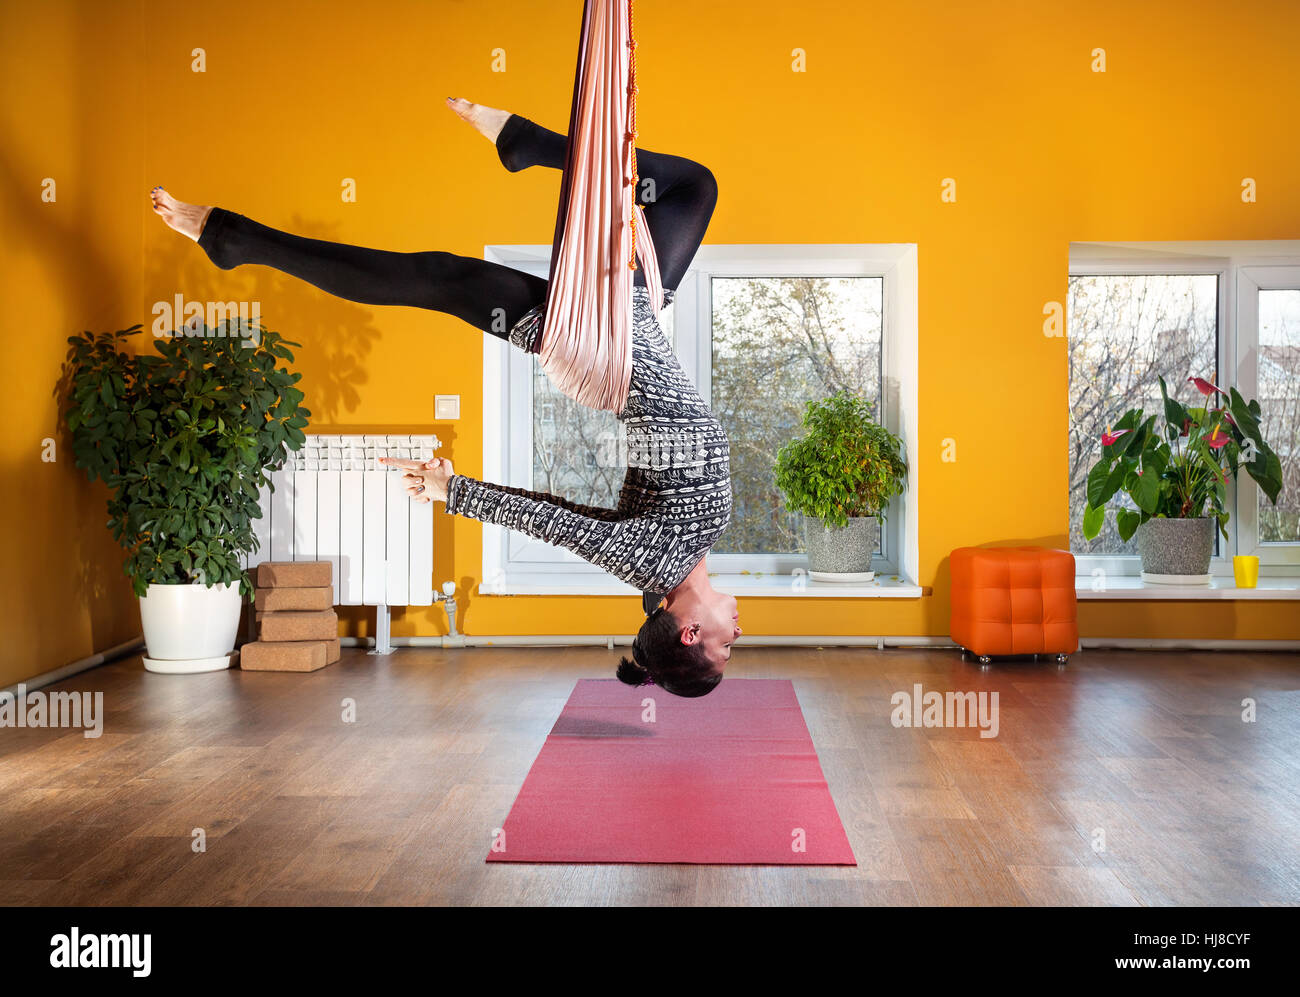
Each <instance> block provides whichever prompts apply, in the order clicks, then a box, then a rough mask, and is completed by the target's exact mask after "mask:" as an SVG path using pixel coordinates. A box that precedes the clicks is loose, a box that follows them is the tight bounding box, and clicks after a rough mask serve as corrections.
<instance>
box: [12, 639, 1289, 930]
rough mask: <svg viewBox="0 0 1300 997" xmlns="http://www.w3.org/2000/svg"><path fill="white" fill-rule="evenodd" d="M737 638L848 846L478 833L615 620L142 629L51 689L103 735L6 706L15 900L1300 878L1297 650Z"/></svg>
mask: <svg viewBox="0 0 1300 997" xmlns="http://www.w3.org/2000/svg"><path fill="white" fill-rule="evenodd" d="M743 651H744V654H743V657H742V656H739V655H738V657H737V661H736V663H735V665H734V666H733V667H732V668H731V669H729V671H728V676H729V677H732V676H734V677H743V678H789V679H791V680H792V681H793V682H794V686H795V691H796V694H797V695H798V698H799V702H800V706H801V708H802V710H803V713H804V717H805V720H806V721H807V724H808V729H809V732H810V734H811V735H812V738H813V743H814V744H815V745H816V747H817V749H818V753H819V757H820V760H821V764H822V771H823V772H824V774H825V776H826V780H827V783H828V784H829V786H830V789H831V795H832V797H833V798H834V800H835V804H836V808H837V810H838V811H839V814H840V818H841V820H842V822H843V824H844V828H845V831H846V833H847V835H848V837H849V841H850V843H851V845H852V846H853V849H854V852H855V854H856V856H857V859H858V865H857V866H855V867H812V868H810V867H782V866H755V867H750V866H688V865H639V866H638V865H628V866H616V865H573V866H564V865H517V864H508V863H487V862H485V861H484V859H485V858H486V856H487V853H488V849H489V848H490V846H491V843H492V837H493V834H494V833H495V831H496V830H497V829H498V828H499V827H500V826H501V825H502V824H503V822H504V820H505V817H506V815H507V814H508V813H509V810H510V807H511V804H512V803H513V802H514V799H515V796H516V795H517V793H518V792H519V788H520V786H521V784H522V783H523V780H524V777H525V776H526V774H527V772H528V770H529V768H530V767H531V765H532V764H533V761H534V760H535V759H536V757H537V753H538V751H539V750H540V749H541V747H542V745H543V744H544V742H545V740H546V736H547V734H548V732H549V731H550V729H551V727H552V725H553V724H554V723H555V719H556V717H557V716H558V715H559V713H560V710H561V709H562V707H563V705H564V703H565V701H566V699H567V698H568V696H569V693H570V692H571V691H572V689H573V685H574V683H575V682H576V681H577V680H578V679H580V678H588V677H593V676H596V677H610V676H611V675H612V671H613V665H614V663H615V662H616V659H617V655H616V654H612V653H611V652H609V651H607V650H606V649H604V648H595V647H590V648H562V647H556V648H545V647H539V648H527V649H523V648H505V647H501V648H491V647H488V648H465V649H448V650H438V649H399V650H398V651H397V652H395V653H394V654H392V655H389V656H371V655H367V654H364V653H362V652H360V651H357V650H353V649H345V650H344V655H343V659H342V660H341V661H340V662H339V663H337V664H335V665H332V666H330V667H329V668H326V669H323V670H321V671H319V672H314V673H311V674H308V675H286V674H275V673H254V672H248V673H244V672H240V671H238V670H236V671H231V672H215V673H209V674H207V675H196V676H160V675H153V674H151V673H148V672H146V671H144V670H143V668H142V667H141V664H140V659H139V658H138V657H137V658H133V659H127V660H124V661H120V662H116V663H114V664H112V665H108V666H104V667H101V668H98V669H95V670H92V671H90V672H86V673H83V674H82V675H78V676H74V677H73V678H71V679H68V680H65V681H64V682H62V683H59V684H58V685H57V686H54V687H52V688H51V689H50V690H49V691H54V690H67V691H78V692H102V693H103V694H104V714H103V732H102V735H101V736H100V737H97V738H86V737H84V736H83V734H82V732H81V731H78V730H67V729H53V730H50V729H39V728H35V729H34V728H19V729H14V728H4V729H0V903H2V904H6V905H18V906H21V905H28V904H37V905H40V904H86V905H95V904H258V905H261V904H272V905H288V906H294V905H318V906H344V905H387V904H402V905H405V904H430V905H506V904H537V905H547V906H556V905H559V906H577V905H596V906H604V905H629V904H645V905H661V906H690V905H714V906H755V905H766V904H791V905H807V906H827V905H844V904H873V905H896V906H912V905H917V904H922V905H972V906H982V905H1001V904H1015V905H1025V904H1027V905H1135V904H1136V905H1193V904H1195V905H1202V904H1203V905H1211V906H1218V905H1225V904H1247V905H1250V904H1268V905H1281V904H1287V905H1294V904H1300V849H1297V848H1295V846H1294V842H1295V841H1296V840H1297V838H1300V834H1298V833H1297V831H1298V830H1300V828H1298V823H1300V709H1297V707H1300V655H1296V654H1288V653H1270V652H1223V653H1188V652H1182V651H1179V652H1135V651H1087V652H1083V653H1080V654H1076V655H1074V656H1073V657H1072V658H1071V660H1070V664H1069V666H1068V667H1066V668H1064V669H1058V668H1057V667H1056V666H1055V664H1054V663H1051V662H1039V663H1037V664H1035V663H1033V662H1028V661H1018V662H1005V663H998V662H995V663H994V665H993V667H992V668H990V669H989V670H988V671H983V670H981V669H979V668H978V667H977V666H976V665H974V664H973V663H971V662H962V661H961V660H960V659H959V656H958V655H957V653H956V652H954V651H950V650H947V649H936V648H917V649H901V648H891V649H888V650H884V651H878V650H875V649H870V648H821V649H816V648H759V647H752V648H744V649H743ZM917 686H920V687H921V689H922V690H923V691H924V692H938V693H940V694H945V695H946V694H948V693H956V694H965V693H971V692H973V693H976V694H987V695H989V696H991V695H992V694H994V693H996V694H997V697H998V698H997V703H998V707H997V708H998V714H997V722H998V723H997V736H996V737H982V736H981V731H980V730H979V729H977V727H975V726H970V725H966V726H960V727H959V726H936V727H926V726H920V727H912V726H906V725H902V726H900V725H899V723H898V717H897V714H896V710H895V708H894V705H893V698H894V697H895V696H896V695H897V694H900V693H901V694H905V695H906V696H912V695H914V693H915V692H916V689H917ZM1243 700H1251V701H1253V702H1254V704H1255V706H1256V717H1255V719H1254V722H1246V720H1245V719H1244V718H1243V706H1242V701H1243ZM989 702H991V699H990V700H989ZM196 829H201V831H202V834H203V836H204V844H205V848H204V850H202V851H196V850H195V848H194V841H195V837H194V833H195V830H196Z"/></svg>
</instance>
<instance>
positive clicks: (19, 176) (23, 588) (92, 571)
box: [0, 81, 139, 684]
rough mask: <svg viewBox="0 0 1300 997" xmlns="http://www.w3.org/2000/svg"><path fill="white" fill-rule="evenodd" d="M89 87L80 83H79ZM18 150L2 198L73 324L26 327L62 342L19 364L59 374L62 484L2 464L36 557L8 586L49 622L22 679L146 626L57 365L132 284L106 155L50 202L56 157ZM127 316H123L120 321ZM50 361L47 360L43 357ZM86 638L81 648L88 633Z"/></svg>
mask: <svg viewBox="0 0 1300 997" xmlns="http://www.w3.org/2000/svg"><path fill="white" fill-rule="evenodd" d="M88 85H89V84H88V83H87V82H85V81H83V82H82V83H81V86H82V91H81V92H85V87H86V86H88ZM87 101H88V103H85V104H82V105H81V106H87V107H94V103H93V101H90V100H89V97H88V98H87ZM17 148H18V146H17V145H16V144H5V145H2V146H0V198H2V199H3V201H4V217H5V218H6V219H8V226H9V227H8V229H7V232H6V235H7V237H8V240H9V241H10V243H11V244H15V245H21V247H22V249H21V252H22V253H23V254H24V255H28V256H31V257H34V258H35V259H37V260H39V261H40V265H41V266H42V267H43V268H44V269H45V271H46V274H47V276H48V280H47V283H48V284H49V285H50V286H52V287H56V288H58V292H57V293H58V298H57V303H56V304H55V305H54V307H52V308H51V309H49V310H48V312H49V314H51V315H57V316H59V317H60V318H62V319H63V320H64V322H65V324H64V325H63V326H61V327H55V328H49V327H45V328H41V327H38V328H35V329H31V330H28V331H27V333H26V334H27V335H31V336H37V337H48V338H49V339H54V340H57V343H58V348H57V351H56V350H52V349H50V346H51V345H52V344H50V343H48V342H45V343H42V344H41V347H40V349H39V355H40V356H41V357H43V358H44V357H48V358H49V360H43V361H42V366H39V367H36V366H33V365H32V363H31V362H30V361H27V362H25V363H24V364H23V365H22V366H21V368H20V369H22V370H23V373H24V374H25V375H26V376H29V377H39V378H41V379H42V380H43V379H44V378H45V377H48V378H50V380H51V381H52V382H53V384H52V385H51V395H50V403H49V407H48V408H47V409H46V410H45V412H44V413H43V414H42V416H41V418H40V422H39V425H40V426H41V429H40V430H38V432H40V433H41V435H42V437H44V436H48V437H49V438H51V439H53V440H54V441H55V445H56V448H57V450H56V461H55V463H54V465H53V466H51V465H49V464H43V463H42V464H39V465H38V470H39V469H40V468H44V469H46V470H47V471H48V473H49V474H51V475H54V476H55V478H54V484H52V485H51V484H46V483H42V484H41V485H39V486H35V487H34V486H33V483H32V481H31V474H32V473H33V468H32V466H31V464H30V463H29V462H27V461H25V460H24V461H22V462H17V463H12V464H6V465H5V466H4V467H3V469H2V470H0V477H2V479H3V480H0V491H3V492H4V493H5V494H7V495H11V496H13V498H14V502H15V505H16V507H17V508H16V509H15V515H12V516H9V517H7V519H8V522H9V523H10V524H11V526H12V527H13V528H14V529H17V530H21V531H23V532H24V536H25V540H24V545H25V547H26V549H28V551H29V552H30V553H31V554H32V556H34V557H37V561H36V563H28V564H26V565H23V567H22V569H21V579H20V580H19V581H17V582H16V583H15V584H13V585H12V586H11V587H10V588H9V589H8V592H9V594H10V596H11V601H10V609H11V611H12V612H14V613H15V614H17V615H18V617H19V618H21V619H24V620H32V621H44V622H43V623H42V624H40V625H36V626H33V627H31V628H29V629H28V630H27V631H26V636H25V639H22V640H21V641H20V642H19V643H20V644H21V647H19V648H17V649H15V652H14V656H15V657H17V658H20V659H21V661H22V664H21V667H20V668H19V667H18V665H17V662H10V664H12V665H13V666H14V668H15V671H14V674H13V675H12V676H11V677H12V678H13V679H15V680H16V679H18V678H20V677H29V676H32V675H37V674H40V673H42V672H44V671H48V670H49V669H52V668H58V667H60V666H62V665H65V664H68V663H69V661H70V660H72V657H71V655H76V656H85V655H89V654H92V653H94V652H95V651H100V650H105V649H107V648H108V647H110V646H112V645H114V644H116V643H118V642H121V641H123V640H129V639H130V637H131V634H132V632H133V631H134V632H135V633H138V632H139V618H138V614H137V616H136V618H135V623H134V624H131V623H124V622H123V621H124V618H125V619H129V616H124V614H126V613H128V611H130V610H133V609H134V600H133V598H132V597H131V595H130V587H129V584H128V583H127V581H126V578H125V576H124V575H123V574H122V571H121V562H122V556H121V548H120V547H118V545H117V543H116V542H115V541H114V540H113V538H112V536H111V535H110V534H109V532H108V530H107V529H105V528H104V522H105V518H106V517H105V505H104V504H105V501H106V499H107V490H106V489H105V488H104V486H103V485H102V484H98V483H97V484H95V485H93V486H92V485H91V484H90V483H89V482H88V481H87V480H86V478H85V475H84V472H82V471H80V470H79V469H77V468H76V467H75V466H74V463H73V458H72V447H71V439H70V436H69V434H68V432H67V429H66V427H65V426H64V425H63V422H62V417H61V413H62V397H63V395H62V394H61V393H60V392H61V391H63V390H66V381H65V380H63V374H62V370H61V368H60V366H58V364H60V363H61V362H62V360H63V356H64V352H65V350H66V340H67V337H68V336H71V335H75V334H76V333H78V332H80V331H81V330H82V329H83V328H85V327H86V325H87V324H91V325H93V321H94V317H95V316H101V315H103V314H104V313H105V311H106V310H110V309H111V308H113V307H114V305H113V302H114V301H116V300H118V299H122V298H123V297H125V296H129V290H128V287H127V282H124V280H123V278H122V273H123V270H124V269H129V267H124V266H123V264H122V263H121V262H117V263H114V262H113V261H112V260H110V259H108V258H107V257H105V256H104V255H103V253H101V252H99V251H97V247H101V246H103V245H104V244H105V243H106V242H110V241H112V240H111V238H107V237H104V236H103V235H102V234H97V233H95V229H96V227H97V226H101V225H102V222H103V219H104V218H105V217H106V216H111V215H112V211H111V208H106V207H104V206H95V205H93V203H92V198H93V196H94V191H95V190H96V183H95V176H96V173H97V172H98V170H99V169H100V167H101V165H102V164H99V163H96V162H93V161H91V160H89V159H87V160H85V161H82V162H80V163H79V165H78V169H77V171H74V172H73V173H71V174H68V173H66V172H65V173H61V174H59V175H56V176H54V179H55V181H56V182H57V183H58V185H59V186H58V187H57V192H58V196H59V198H60V201H61V203H56V204H48V203H46V202H44V201H43V200H41V197H40V192H41V188H40V183H41V181H42V179H43V178H44V177H45V176H47V175H50V173H51V172H52V168H51V165H50V164H49V163H45V162H42V161H40V160H39V157H38V156H33V157H32V158H31V159H29V161H27V162H20V161H19V160H18V158H17V151H16V150H17ZM130 235H131V233H127V234H126V241H130ZM66 316H80V318H77V319H67V318H66ZM130 324H131V322H130V321H126V322H124V323H123V326H127V325H130ZM55 355H57V357H58V361H57V362H55V361H54V359H53V358H54V356H55ZM46 363H48V366H44V364H46ZM39 444H40V440H39V439H38V440H33V441H32V445H31V448H30V449H29V450H28V451H27V452H28V453H30V454H31V456H32V458H33V459H34V460H38V461H39V460H40V459H41V458H40V454H41V448H40V446H39ZM61 489H67V490H68V493H67V494H65V495H63V496H62V497H58V496H56V495H55V494H54V492H55V491H58V490H61ZM42 499H44V500H45V501H47V502H49V503H50V506H49V509H50V511H52V512H53V514H52V515H51V514H49V513H48V512H47V513H33V514H31V515H24V514H22V513H21V512H20V510H21V508H22V506H23V505H24V504H26V503H30V502H32V501H33V500H35V501H41V500H42ZM29 511H31V510H30V509H29ZM69 575H71V576H72V577H71V578H69ZM55 606H59V607H61V608H60V610H59V613H60V614H61V615H62V616H64V617H65V618H66V620H67V624H66V627H64V628H62V629H60V628H54V627H49V626H48V625H46V623H48V621H49V617H50V612H51V608H52V607H55ZM83 612H84V614H85V619H86V623H87V627H88V631H89V633H88V637H89V643H88V644H87V645H81V646H80V652H81V654H78V653H77V652H76V651H73V652H71V655H70V652H69V646H70V645H69V633H68V628H74V629H76V628H79V626H80V623H79V621H80V618H81V617H80V616H79V614H80V613H83ZM77 643H78V644H79V645H80V641H77ZM0 684H7V682H5V683H0Z"/></svg>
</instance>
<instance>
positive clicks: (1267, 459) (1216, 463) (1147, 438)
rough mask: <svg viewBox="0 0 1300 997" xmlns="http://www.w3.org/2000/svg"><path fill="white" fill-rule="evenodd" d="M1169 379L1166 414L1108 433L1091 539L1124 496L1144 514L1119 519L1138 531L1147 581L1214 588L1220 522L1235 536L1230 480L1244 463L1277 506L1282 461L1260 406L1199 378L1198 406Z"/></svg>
mask: <svg viewBox="0 0 1300 997" xmlns="http://www.w3.org/2000/svg"><path fill="white" fill-rule="evenodd" d="M1159 380H1160V397H1161V398H1162V399H1163V401H1164V410H1163V412H1162V413H1157V414H1155V415H1151V416H1146V415H1144V414H1143V411H1142V409H1140V408H1135V409H1129V410H1128V411H1127V412H1125V413H1124V415H1123V417H1122V418H1121V419H1120V420H1119V422H1117V423H1116V424H1115V426H1114V427H1113V428H1112V429H1107V431H1106V432H1105V434H1103V436H1102V439H1101V442H1102V457H1101V460H1099V461H1098V462H1097V464H1096V466H1095V467H1093V469H1092V470H1091V471H1090V472H1089V474H1088V481H1087V489H1088V501H1087V505H1086V506H1085V507H1084V513H1083V535H1084V536H1085V537H1086V538H1088V539H1089V540H1091V539H1093V538H1094V537H1096V536H1097V534H1098V533H1100V532H1101V528H1102V525H1103V523H1104V522H1105V518H1106V504H1107V503H1108V502H1110V501H1111V499H1112V498H1113V497H1114V496H1115V495H1116V494H1117V493H1118V492H1120V491H1123V492H1124V494H1126V495H1127V496H1128V497H1129V498H1130V499H1131V500H1132V502H1133V506H1134V508H1127V507H1120V508H1117V509H1116V510H1115V523H1116V526H1117V527H1118V529H1119V535H1120V538H1121V539H1122V540H1124V541H1126V542H1127V541H1128V540H1129V538H1130V537H1132V536H1133V535H1134V534H1135V533H1136V535H1137V541H1138V553H1139V555H1140V556H1141V558H1142V579H1143V581H1149V582H1157V583H1173V584H1184V585H1185V584H1208V583H1209V581H1210V574H1209V572H1210V557H1211V555H1212V554H1213V552H1214V528H1215V524H1216V523H1217V524H1218V528H1219V531H1220V532H1221V533H1222V534H1223V537H1224V539H1225V540H1226V539H1227V538H1228V530H1227V523H1228V519H1229V515H1228V512H1227V509H1226V505H1227V484H1228V479H1229V477H1231V478H1232V479H1233V480H1234V481H1235V480H1236V478H1237V473H1238V471H1239V470H1240V469H1241V468H1242V467H1244V468H1245V469H1246V472H1247V473H1248V474H1249V475H1250V476H1251V477H1252V478H1253V479H1254V480H1255V482H1256V484H1258V485H1259V487H1260V489H1261V490H1262V491H1263V492H1264V494H1265V495H1267V496H1268V498H1269V501H1270V502H1272V503H1273V504H1274V505H1276V504H1277V496H1278V493H1279V492H1280V491H1281V490H1282V465H1281V462H1280V461H1279V460H1278V457H1277V454H1275V453H1274V452H1273V451H1272V449H1270V448H1269V446H1268V444H1267V443H1265V442H1264V437H1263V435H1262V434H1261V432H1260V428H1259V420H1260V407H1259V403H1258V402H1257V401H1255V400H1253V399H1252V400H1251V401H1250V402H1247V401H1246V400H1245V399H1243V398H1242V397H1241V394H1240V393H1239V392H1238V391H1237V389H1236V388H1230V389H1229V390H1228V391H1224V390H1223V389H1222V388H1219V387H1216V386H1215V385H1213V384H1211V383H1210V382H1209V381H1207V380H1205V379H1204V378H1200V377H1189V378H1188V380H1189V381H1191V382H1192V383H1193V384H1194V385H1195V386H1196V388H1197V390H1198V391H1199V392H1200V393H1201V395H1202V396H1204V397H1205V399H1206V402H1205V404H1204V405H1203V406H1201V407H1196V408H1188V407H1185V406H1183V405H1182V404H1181V403H1180V402H1178V401H1177V400H1176V399H1173V398H1170V397H1169V391H1168V388H1167V387H1166V385H1165V379H1164V378H1163V377H1162V378H1160V379H1159ZM1216 402H1217V403H1218V404H1217V405H1215V404H1214V403H1216ZM1161 415H1163V420H1162V422H1161V425H1160V426H1159V427H1157V425H1156V423H1157V419H1158V418H1159V417H1160V416H1161Z"/></svg>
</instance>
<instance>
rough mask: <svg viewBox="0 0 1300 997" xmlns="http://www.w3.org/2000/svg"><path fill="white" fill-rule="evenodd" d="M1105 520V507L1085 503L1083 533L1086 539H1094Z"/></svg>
mask: <svg viewBox="0 0 1300 997" xmlns="http://www.w3.org/2000/svg"><path fill="white" fill-rule="evenodd" d="M1105 522H1106V507H1105V506H1104V505H1102V506H1093V505H1087V506H1085V507H1084V510H1083V535H1084V537H1085V538H1086V539H1088V540H1092V539H1095V538H1096V536H1097V534H1098V533H1100V532H1101V528H1102V526H1103V525H1104V524H1105Z"/></svg>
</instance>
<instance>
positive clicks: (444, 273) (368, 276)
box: [199, 114, 718, 339]
mask: <svg viewBox="0 0 1300 997" xmlns="http://www.w3.org/2000/svg"><path fill="white" fill-rule="evenodd" d="M564 146H565V137H564V136H563V135H561V134H559V133H557V132H553V131H550V130H548V129H546V128H543V127H542V126H541V125H538V124H536V123H535V122H533V121H531V120H529V119H528V118H524V117H521V116H520V115H518V114H515V115H512V116H511V117H510V118H509V119H508V120H507V121H506V123H505V126H504V127H503V128H502V129H501V134H500V135H498V136H497V154H498V156H499V158H500V159H501V162H502V164H503V165H504V166H505V167H506V168H507V169H508V170H510V171H511V172H517V171H519V170H522V169H525V168H527V167H529V166H550V167H553V168H554V169H557V170H558V169H563V168H564ZM636 157H637V172H638V174H639V176H640V178H641V181H640V183H639V184H638V190H637V197H638V199H639V200H640V202H641V204H643V205H644V206H645V217H646V224H647V225H648V226H649V228H650V235H651V237H652V238H653V239H654V245H655V252H656V254H657V256H658V259H659V272H660V277H661V279H662V281H663V286H664V287H665V288H675V287H677V285H678V284H679V283H680V282H681V279H682V277H683V276H685V274H686V268H687V267H688V266H689V265H690V262H691V260H692V259H693V258H694V256H695V251H696V250H697V249H698V248H699V245H700V243H701V241H703V239H704V231H705V229H706V228H708V225H709V219H710V217H711V216H712V214H713V207H714V205H715V204H716V203H717V198H718V187H717V183H716V181H715V180H714V178H713V174H712V173H711V172H710V171H709V170H707V169H706V168H705V167H703V166H701V165H700V164H699V163H696V162H693V161H692V160H689V159H684V158H682V157H681V156H669V155H666V154H664V153H659V152H647V151H646V150H644V149H640V148H638V149H637V151H636ZM199 245H200V246H201V247H202V248H203V250H204V252H206V253H207V254H208V258H209V259H211V260H212V262H213V263H215V264H216V265H217V266H218V267H220V268H221V269H223V270H229V269H231V268H233V267H237V266H240V265H241V264H244V263H258V264H262V265H263V266H269V267H274V268H275V269H277V270H281V271H283V272H284V273H287V274H290V275H291V276H294V277H297V278H299V279H300V280H305V281H307V282H308V283H309V284H314V285H316V286H317V287H319V288H320V289H321V290H323V291H328V292H329V293H330V294H333V295H336V296H338V297H340V298H347V299H348V300H349V301H358V302H361V303H362V304H367V305H410V306H412V307H415V308H429V309H432V310H433V311H437V312H446V313H447V314H449V315H455V316H456V317H457V318H459V319H463V320H464V321H466V322H468V323H469V324H470V325H472V326H474V327H475V328H477V329H481V330H483V331H484V332H487V333H491V334H492V335H494V336H497V337H499V338H501V339H506V338H507V337H508V335H509V332H510V329H511V328H512V327H513V326H514V324H515V323H516V322H518V321H519V319H520V318H522V317H523V316H524V314H525V313H526V312H528V311H529V310H530V309H532V308H533V307H535V306H537V305H539V304H541V303H542V302H544V301H545V300H546V287H547V281H546V279H545V278H542V277H537V276H534V275H533V274H528V273H524V272H523V271H522V270H515V269H514V268H513V267H507V266H503V265H502V264H500V263H492V262H490V261H488V260H480V259H475V258H474V257H472V256H457V255H455V254H454V253H446V252H439V251H431V252H422V253H394V252H390V251H388V250H384V249H366V248H364V247H362V246H349V245H346V244H344V243H339V242H325V241H323V240H320V239H306V238H303V237H302V236H297V235H290V234H289V233H287V232H280V231H278V230H276V229H273V228H268V227H267V226H265V225H262V224H260V223H258V222H255V221H253V220H252V219H251V218H247V217H245V216H244V215H241V214H237V213H236V212H233V211H227V210H225V209H224V208H217V207H214V208H213V209H212V212H211V213H210V214H209V215H208V219H207V223H206V224H205V225H204V228H203V232H202V234H201V235H200V236H199ZM634 282H635V284H636V285H638V286H644V285H645V274H644V271H643V270H642V268H641V266H640V264H639V262H638V266H637V270H636V274H635V276H634Z"/></svg>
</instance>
